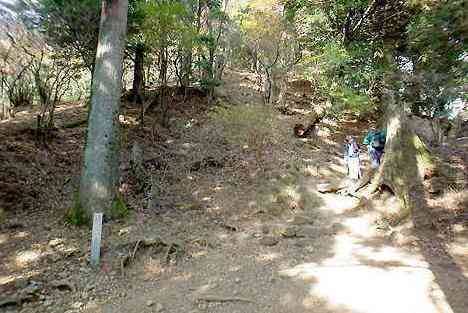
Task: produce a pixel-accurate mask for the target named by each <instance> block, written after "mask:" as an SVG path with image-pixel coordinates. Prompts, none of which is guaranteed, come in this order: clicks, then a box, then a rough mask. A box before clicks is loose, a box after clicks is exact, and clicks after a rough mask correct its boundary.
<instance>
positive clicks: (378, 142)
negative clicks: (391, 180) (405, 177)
mask: <svg viewBox="0 0 468 313" xmlns="http://www.w3.org/2000/svg"><path fill="white" fill-rule="evenodd" d="M386 138H387V131H386V130H385V129H384V130H382V131H378V130H377V129H376V128H374V127H372V128H371V129H370V130H369V132H368V133H367V135H366V137H365V138H364V142H363V144H364V145H366V146H367V151H368V153H369V157H370V159H371V164H372V168H377V167H379V166H380V160H381V158H382V155H383V154H384V148H385V141H386Z"/></svg>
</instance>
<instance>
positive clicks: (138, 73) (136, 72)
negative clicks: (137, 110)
mask: <svg viewBox="0 0 468 313" xmlns="http://www.w3.org/2000/svg"><path fill="white" fill-rule="evenodd" d="M144 59H145V48H144V46H143V45H141V44H139V45H137V46H136V48H135V64H134V68H133V86H132V100H133V101H135V102H136V103H138V104H142V103H143V97H142V90H143V86H144V83H145V76H144Z"/></svg>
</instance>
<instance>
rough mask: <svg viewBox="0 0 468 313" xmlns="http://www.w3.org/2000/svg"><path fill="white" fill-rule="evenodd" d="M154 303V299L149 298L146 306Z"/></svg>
mask: <svg viewBox="0 0 468 313" xmlns="http://www.w3.org/2000/svg"><path fill="white" fill-rule="evenodd" d="M153 305H154V301H153V300H148V301H146V306H148V307H149V306H153Z"/></svg>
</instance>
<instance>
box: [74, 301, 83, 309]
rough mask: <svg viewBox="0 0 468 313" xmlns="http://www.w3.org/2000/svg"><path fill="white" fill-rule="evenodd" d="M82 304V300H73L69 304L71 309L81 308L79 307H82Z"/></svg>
mask: <svg viewBox="0 0 468 313" xmlns="http://www.w3.org/2000/svg"><path fill="white" fill-rule="evenodd" d="M83 305H84V304H83V302H79V301H78V302H74V303H73V304H72V305H71V307H72V309H81V308H82V307H83Z"/></svg>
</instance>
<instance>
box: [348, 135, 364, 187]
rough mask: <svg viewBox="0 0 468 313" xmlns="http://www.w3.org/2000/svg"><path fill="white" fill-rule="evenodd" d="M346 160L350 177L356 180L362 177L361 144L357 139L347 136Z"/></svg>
mask: <svg viewBox="0 0 468 313" xmlns="http://www.w3.org/2000/svg"><path fill="white" fill-rule="evenodd" d="M344 160H345V163H346V167H347V169H348V177H349V178H351V179H354V180H358V179H359V178H361V161H360V159H359V146H358V144H357V143H356V139H354V138H353V137H351V136H346V139H345V151H344Z"/></svg>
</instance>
